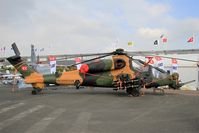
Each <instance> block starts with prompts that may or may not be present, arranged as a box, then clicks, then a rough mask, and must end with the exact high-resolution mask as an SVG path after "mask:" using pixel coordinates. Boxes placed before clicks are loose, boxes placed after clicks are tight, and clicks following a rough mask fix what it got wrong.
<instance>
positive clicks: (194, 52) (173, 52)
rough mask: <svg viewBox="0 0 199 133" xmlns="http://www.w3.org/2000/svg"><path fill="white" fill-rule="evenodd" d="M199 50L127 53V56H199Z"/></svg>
mask: <svg viewBox="0 0 199 133" xmlns="http://www.w3.org/2000/svg"><path fill="white" fill-rule="evenodd" d="M198 53H199V49H177V50H159V51H154V50H150V51H127V54H129V55H131V56H139V55H149V54H154V55H160V54H162V55H163V54H164V55H170V54H198Z"/></svg>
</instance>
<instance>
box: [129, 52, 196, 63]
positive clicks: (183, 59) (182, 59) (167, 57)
mask: <svg viewBox="0 0 199 133" xmlns="http://www.w3.org/2000/svg"><path fill="white" fill-rule="evenodd" d="M127 55H130V56H132V55H131V54H129V53H128V52H127ZM133 56H144V57H147V56H151V57H155V56H159V57H162V58H166V59H177V60H181V61H188V62H196V63H198V62H199V61H197V60H190V59H185V58H177V57H169V56H162V55H151V54H147V55H146V54H139V55H133Z"/></svg>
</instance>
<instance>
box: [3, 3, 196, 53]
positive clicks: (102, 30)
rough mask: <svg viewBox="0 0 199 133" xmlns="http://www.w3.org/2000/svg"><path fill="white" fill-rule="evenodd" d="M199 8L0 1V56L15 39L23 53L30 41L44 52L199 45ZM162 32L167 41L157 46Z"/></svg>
mask: <svg viewBox="0 0 199 133" xmlns="http://www.w3.org/2000/svg"><path fill="white" fill-rule="evenodd" d="M198 9H199V1H198V0H100V1H99V0H0V48H3V47H6V50H5V52H2V51H1V53H0V56H10V55H12V54H13V53H12V51H11V50H10V48H11V46H10V45H11V43H13V42H16V43H17V45H18V47H19V49H20V50H21V53H22V55H30V45H31V44H34V45H35V46H36V48H38V49H41V48H44V51H43V52H40V54H73V53H95V52H107V51H111V50H113V49H114V47H122V48H124V49H125V50H129V51H137V50H139V51H141V50H163V49H164V50H166V49H167V50H168V49H193V48H199V37H198V36H199V14H198ZM162 34H164V35H165V37H167V38H168V42H167V43H166V44H159V45H158V46H154V45H153V43H154V41H155V40H156V39H160V36H161V35H162ZM193 35H194V39H195V42H194V43H192V44H188V43H187V39H188V38H189V37H190V36H193ZM128 41H133V42H135V45H134V46H128V45H127V42H128Z"/></svg>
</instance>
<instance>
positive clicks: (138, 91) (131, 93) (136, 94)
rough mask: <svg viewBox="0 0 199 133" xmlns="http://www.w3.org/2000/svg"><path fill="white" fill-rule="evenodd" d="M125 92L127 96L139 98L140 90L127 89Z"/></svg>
mask: <svg viewBox="0 0 199 133" xmlns="http://www.w3.org/2000/svg"><path fill="white" fill-rule="evenodd" d="M126 92H127V93H128V94H129V96H134V97H139V96H140V95H141V93H140V89H139V90H138V89H136V88H132V87H131V88H128V89H127V90H126Z"/></svg>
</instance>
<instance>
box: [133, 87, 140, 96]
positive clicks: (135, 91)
mask: <svg viewBox="0 0 199 133" xmlns="http://www.w3.org/2000/svg"><path fill="white" fill-rule="evenodd" d="M131 95H132V96H134V97H139V96H140V91H138V90H137V89H132V91H131Z"/></svg>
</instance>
